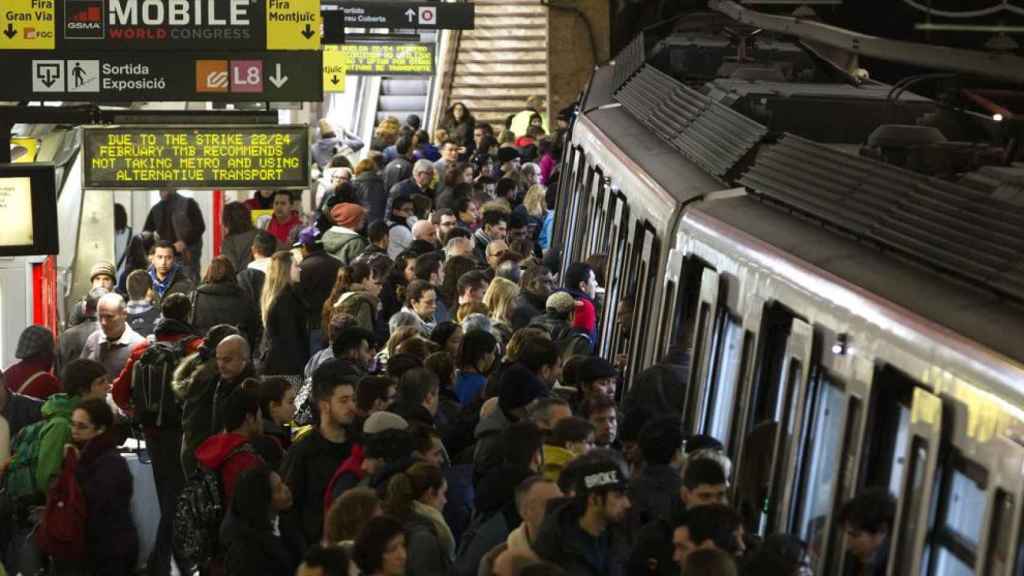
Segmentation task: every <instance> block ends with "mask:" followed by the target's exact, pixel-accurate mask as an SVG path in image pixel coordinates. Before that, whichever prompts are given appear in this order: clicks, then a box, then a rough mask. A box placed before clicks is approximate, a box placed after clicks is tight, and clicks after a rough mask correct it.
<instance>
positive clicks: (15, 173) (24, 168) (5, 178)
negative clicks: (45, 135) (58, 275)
mask: <svg viewBox="0 0 1024 576" xmlns="http://www.w3.org/2000/svg"><path fill="white" fill-rule="evenodd" d="M56 182H57V181H56V177H55V175H54V167H53V164H45V163H40V164H0V222H3V223H4V225H3V226H2V227H0V256H25V255H42V254H57V253H58V251H59V249H60V246H59V242H58V239H57V189H56Z"/></svg>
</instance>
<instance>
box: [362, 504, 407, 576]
mask: <svg viewBox="0 0 1024 576" xmlns="http://www.w3.org/2000/svg"><path fill="white" fill-rule="evenodd" d="M352 559H353V560H354V561H355V563H356V566H358V567H359V571H360V573H361V574H362V575H363V576H404V575H405V564H406V559H407V558H406V550H405V527H404V526H402V523H401V522H399V521H398V520H397V519H395V518H392V517H390V516H378V517H376V518H373V519H372V520H370V521H369V522H367V523H366V526H365V527H363V531H362V532H360V533H359V537H358V538H356V543H355V545H354V546H353V547H352Z"/></svg>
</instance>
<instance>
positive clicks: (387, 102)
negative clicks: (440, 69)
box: [377, 76, 430, 124]
mask: <svg viewBox="0 0 1024 576" xmlns="http://www.w3.org/2000/svg"><path fill="white" fill-rule="evenodd" d="M429 91H430V78H427V77H422V76H384V77H382V78H381V80H380V96H379V97H378V99H377V122H380V121H381V120H382V119H383V118H384V117H385V116H394V117H395V118H398V121H399V122H402V123H403V124H404V123H405V118H406V116H408V115H409V114H416V115H417V116H419V117H420V119H421V120H424V121H425V120H426V118H425V117H424V115H425V113H426V107H427V96H428V93H429Z"/></svg>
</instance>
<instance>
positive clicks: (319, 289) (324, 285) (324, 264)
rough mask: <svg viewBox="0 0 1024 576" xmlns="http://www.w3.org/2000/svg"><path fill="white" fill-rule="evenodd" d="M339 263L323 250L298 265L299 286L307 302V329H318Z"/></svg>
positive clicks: (335, 279)
mask: <svg viewBox="0 0 1024 576" xmlns="http://www.w3.org/2000/svg"><path fill="white" fill-rule="evenodd" d="M339 268H341V262H339V261H338V260H337V259H335V258H332V257H331V256H330V254H328V253H327V252H324V251H323V250H314V251H313V252H312V253H310V254H309V255H308V256H306V257H305V258H303V259H302V263H301V264H299V270H300V272H299V286H301V287H302V293H303V295H304V296H305V297H306V300H307V301H308V302H309V328H310V330H316V329H318V328H320V313H321V312H322V311H323V309H324V302H325V301H326V300H327V298H328V297H329V296H330V295H331V290H332V289H333V288H334V283H335V282H336V281H337V279H338V269H339Z"/></svg>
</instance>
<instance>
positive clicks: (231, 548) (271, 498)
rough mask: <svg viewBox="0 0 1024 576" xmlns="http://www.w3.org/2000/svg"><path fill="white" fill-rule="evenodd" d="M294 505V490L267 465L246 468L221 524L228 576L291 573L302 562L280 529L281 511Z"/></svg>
mask: <svg viewBox="0 0 1024 576" xmlns="http://www.w3.org/2000/svg"><path fill="white" fill-rule="evenodd" d="M291 507H292V494H291V491H290V490H289V489H288V485H287V484H285V483H284V481H283V480H282V479H281V476H279V475H278V473H277V472H274V471H272V470H271V469H270V468H269V467H267V466H260V467H257V468H252V469H250V470H247V471H246V472H244V473H243V474H242V475H241V477H240V478H239V479H238V483H237V484H236V485H235V491H234V494H233V495H232V497H231V500H230V507H229V509H228V512H227V514H226V515H225V517H224V522H223V523H222V524H221V528H220V546H221V551H222V552H223V554H224V568H225V573H226V576H292V574H295V568H296V567H298V565H299V561H298V560H299V559H298V558H297V557H296V554H295V551H294V550H292V548H293V547H289V546H288V545H287V544H286V543H285V542H284V541H283V540H282V536H280V535H279V534H282V532H281V531H280V530H278V529H277V524H278V515H279V514H281V513H282V512H284V511H286V510H288V509H290V508H291Z"/></svg>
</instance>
